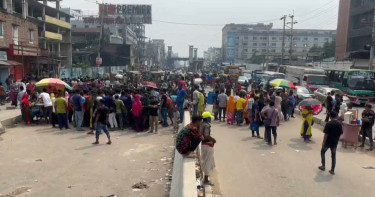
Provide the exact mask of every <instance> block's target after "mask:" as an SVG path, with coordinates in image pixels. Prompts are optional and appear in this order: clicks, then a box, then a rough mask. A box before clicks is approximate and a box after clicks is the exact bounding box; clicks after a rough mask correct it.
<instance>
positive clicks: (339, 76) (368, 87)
mask: <svg viewBox="0 0 375 197" xmlns="http://www.w3.org/2000/svg"><path fill="white" fill-rule="evenodd" d="M325 74H326V76H327V77H328V79H329V84H330V87H333V88H337V89H339V90H341V91H343V92H344V93H346V95H347V96H348V98H349V99H350V101H351V102H352V103H353V104H359V105H365V104H366V103H368V102H374V101H375V81H374V80H375V72H374V71H371V70H358V69H350V70H334V69H327V70H325Z"/></svg>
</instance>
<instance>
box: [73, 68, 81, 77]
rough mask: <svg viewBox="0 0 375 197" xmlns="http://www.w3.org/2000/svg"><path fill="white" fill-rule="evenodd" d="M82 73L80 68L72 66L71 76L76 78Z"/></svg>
mask: <svg viewBox="0 0 375 197" xmlns="http://www.w3.org/2000/svg"><path fill="white" fill-rule="evenodd" d="M81 75H82V68H72V74H71V78H78V77H80V76H81Z"/></svg>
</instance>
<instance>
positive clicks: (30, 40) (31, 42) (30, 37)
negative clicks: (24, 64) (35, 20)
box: [29, 29, 34, 44]
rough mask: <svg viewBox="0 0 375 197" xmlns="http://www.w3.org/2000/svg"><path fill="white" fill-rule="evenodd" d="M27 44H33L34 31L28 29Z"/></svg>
mask: <svg viewBox="0 0 375 197" xmlns="http://www.w3.org/2000/svg"><path fill="white" fill-rule="evenodd" d="M29 42H30V44H33V43H34V30H32V29H29Z"/></svg>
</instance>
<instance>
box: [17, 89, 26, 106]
mask: <svg viewBox="0 0 375 197" xmlns="http://www.w3.org/2000/svg"><path fill="white" fill-rule="evenodd" d="M25 93H26V89H25V88H24V87H23V86H20V91H19V92H18V94H17V105H21V101H22V98H23V95H24V94H25Z"/></svg>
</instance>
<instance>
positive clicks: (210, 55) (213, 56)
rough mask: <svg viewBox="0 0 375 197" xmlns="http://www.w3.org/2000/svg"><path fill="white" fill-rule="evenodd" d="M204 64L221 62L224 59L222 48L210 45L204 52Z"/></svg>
mask: <svg viewBox="0 0 375 197" xmlns="http://www.w3.org/2000/svg"><path fill="white" fill-rule="evenodd" d="M203 59H204V66H210V65H212V64H219V63H221V61H222V59H223V58H222V52H221V48H218V47H210V48H208V49H207V51H204V52H203Z"/></svg>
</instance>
